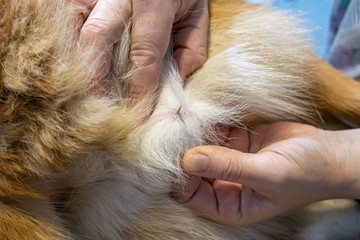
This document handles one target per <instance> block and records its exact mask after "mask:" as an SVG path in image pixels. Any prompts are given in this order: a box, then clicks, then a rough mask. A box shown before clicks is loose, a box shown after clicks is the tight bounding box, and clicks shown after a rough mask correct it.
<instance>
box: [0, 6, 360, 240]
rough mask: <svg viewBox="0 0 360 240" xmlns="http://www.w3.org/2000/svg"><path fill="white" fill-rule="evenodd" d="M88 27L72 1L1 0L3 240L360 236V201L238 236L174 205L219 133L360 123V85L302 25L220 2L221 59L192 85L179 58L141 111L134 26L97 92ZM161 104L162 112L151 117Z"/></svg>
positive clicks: (214, 58) (215, 29)
mask: <svg viewBox="0 0 360 240" xmlns="http://www.w3.org/2000/svg"><path fill="white" fill-rule="evenodd" d="M79 27H80V26H79V25H78V22H77V21H76V19H75V16H74V13H73V12H72V10H71V8H70V7H69V6H68V4H67V3H66V0H57V1H53V0H25V1H24V0H0V64H1V67H0V133H1V134H0V239H4V240H14V239H25V240H35V239H36V240H38V239H40V240H60V239H110V240H113V239H114V240H115V239H154V240H155V239H156V240H158V239H242V240H250V239H277V240H279V239H280V240H281V239H284V240H285V239H286V240H288V239H307V240H308V239H317V240H320V239H343V238H345V237H352V236H356V234H360V233H359V231H360V230H359V229H360V228H359V221H355V220H354V219H358V218H359V213H358V212H359V211H357V210H356V209H355V208H356V207H355V205H354V204H353V203H352V202H343V201H341V202H337V203H333V202H332V204H335V205H331V204H328V203H327V204H324V203H319V204H320V205H319V206H322V208H319V207H314V206H313V207H309V208H303V209H299V210H296V211H294V212H292V213H289V214H287V215H286V216H279V217H276V218H274V219H271V220H268V221H265V222H262V223H259V224H256V225H254V226H251V227H246V228H235V227H228V226H222V225H219V224H216V223H214V222H211V221H208V220H206V219H203V218H201V217H199V216H197V215H195V214H194V213H193V212H191V211H190V210H188V209H187V208H186V206H184V205H181V204H178V203H177V202H175V201H174V200H173V199H172V197H171V191H172V186H173V184H174V183H176V182H181V181H182V179H183V178H184V177H185V176H183V173H182V171H181V167H180V165H179V163H180V159H181V156H182V154H183V153H184V152H185V151H186V150H187V149H189V148H190V147H193V146H196V145H199V144H206V143H209V142H210V143H214V142H215V143H219V141H218V139H217V138H216V134H215V132H216V127H217V126H219V125H223V126H228V127H248V126H251V125H252V124H255V123H257V122H272V121H279V120H290V121H301V122H310V123H319V122H320V118H321V117H322V116H327V115H329V114H331V115H334V116H336V117H337V118H346V119H350V120H352V121H356V120H357V119H359V118H358V117H359V115H360V94H357V93H358V92H359V90H360V85H359V83H356V82H354V81H353V80H351V79H350V78H347V77H345V76H344V75H342V74H341V73H340V72H338V71H337V70H335V69H333V68H331V67H330V66H329V65H327V64H326V63H324V62H323V61H321V60H320V59H318V58H317V57H315V55H314V54H313V53H312V52H311V51H310V50H309V48H308V46H307V44H306V42H305V41H304V40H303V39H304V37H305V35H306V32H305V31H303V30H301V28H300V27H299V24H298V22H297V20H296V18H295V17H292V16H290V15H287V14H285V13H283V12H279V11H276V10H274V9H270V8H268V7H264V6H260V5H251V4H248V3H246V2H244V1H240V0H231V1H230V0H215V1H212V2H211V28H210V29H211V30H210V47H209V60H208V61H207V62H206V63H205V65H204V66H203V67H202V68H201V69H199V70H198V71H197V72H196V73H194V74H193V75H192V76H191V77H190V78H189V79H187V81H186V84H185V86H183V85H182V83H181V82H182V81H181V79H180V76H179V74H178V73H177V71H176V70H175V68H174V66H173V65H172V63H171V60H169V59H170V57H169V58H168V60H167V61H166V62H165V63H164V65H165V66H164V68H163V72H162V77H161V84H160V86H159V88H158V91H157V93H155V94H153V95H151V96H149V97H148V98H147V99H145V100H144V101H143V102H140V103H139V104H137V105H136V106H133V107H130V104H129V99H128V81H129V77H130V75H131V73H130V72H129V59H128V53H129V32H128V31H125V33H124V35H123V38H122V40H121V42H120V43H119V44H117V46H116V47H115V50H114V57H113V61H112V67H111V71H110V73H109V76H108V79H109V82H110V84H111V90H110V92H109V94H108V95H107V96H104V95H101V96H99V95H98V94H96V93H95V92H94V91H93V90H92V85H93V83H92V79H94V72H93V69H94V67H93V66H95V65H96V64H98V63H97V60H89V59H91V58H89V55H91V51H92V50H91V49H88V50H87V51H84V50H83V49H81V48H80V47H79V43H78V40H79V39H78V35H79ZM149 99H154V100H156V106H155V109H154V111H153V112H152V114H151V116H150V118H147V116H148V115H149V114H150V111H151V107H152V106H150V105H149V102H151V101H149ZM180 106H182V107H181V110H180V112H177V111H178V109H179V107H180ZM325 206H326V207H325ZM352 220H353V221H352ZM334 226H336V227H334ZM315 233H317V234H315Z"/></svg>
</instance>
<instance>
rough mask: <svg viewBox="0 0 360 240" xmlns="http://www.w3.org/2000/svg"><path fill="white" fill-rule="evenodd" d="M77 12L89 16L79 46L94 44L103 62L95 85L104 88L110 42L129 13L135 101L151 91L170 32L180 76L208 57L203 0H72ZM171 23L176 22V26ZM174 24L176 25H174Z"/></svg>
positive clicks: (206, 12) (118, 34)
mask: <svg viewBox="0 0 360 240" xmlns="http://www.w3.org/2000/svg"><path fill="white" fill-rule="evenodd" d="M72 1H73V4H74V8H75V11H76V12H78V13H79V15H80V16H87V15H89V16H88V18H87V19H86V21H85V23H84V25H83V27H82V29H81V32H80V41H81V43H82V45H83V46H85V47H86V46H91V47H94V53H95V54H96V56H94V57H96V58H97V59H99V58H100V61H99V62H101V63H102V65H101V66H99V67H98V69H97V70H96V71H97V74H96V79H95V80H96V82H97V84H96V85H97V86H98V87H99V88H101V89H105V90H107V88H108V83H107V81H106V75H107V73H108V71H109V69H110V63H111V53H112V50H113V46H114V44H115V43H116V42H118V41H119V40H120V38H121V35H122V33H123V30H124V27H125V25H126V24H127V23H128V21H129V19H130V17H132V31H131V52H130V60H131V63H132V70H133V71H134V74H133V76H132V79H131V83H130V95H131V97H132V98H133V99H134V100H135V101H139V100H140V99H142V98H143V97H144V96H145V95H146V94H147V93H149V92H151V91H153V90H154V89H155V88H156V86H157V84H158V81H159V78H160V73H161V68H162V60H163V58H164V56H165V53H166V51H167V48H168V45H169V42H170V36H171V33H172V30H173V31H174V34H173V39H174V54H173V56H174V59H175V61H176V64H177V67H178V70H179V72H180V74H181V76H182V77H184V76H186V75H187V74H189V73H191V72H193V71H194V70H195V69H196V68H198V67H199V66H200V65H201V64H203V63H204V62H205V60H206V48H207V33H208V24H209V16H208V5H207V0H168V1H157V0H148V1H144V0H132V1H131V0H97V1H96V0H72ZM174 24H175V25H174ZM174 26H175V27H174Z"/></svg>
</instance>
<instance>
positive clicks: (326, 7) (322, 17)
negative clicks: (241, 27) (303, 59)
mask: <svg viewBox="0 0 360 240" xmlns="http://www.w3.org/2000/svg"><path fill="white" fill-rule="evenodd" d="M248 2H254V3H266V4H270V5H273V6H275V7H278V8H281V9H293V10H295V11H299V12H300V13H301V16H302V18H304V19H306V21H307V22H308V23H307V24H308V26H305V28H307V29H310V30H312V34H311V37H312V39H313V43H314V50H315V52H316V53H317V54H318V55H319V56H320V57H324V55H325V53H326V49H327V39H328V31H329V24H330V16H331V9H332V5H333V0H248Z"/></svg>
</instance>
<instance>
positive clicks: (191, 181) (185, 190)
mask: <svg viewBox="0 0 360 240" xmlns="http://www.w3.org/2000/svg"><path fill="white" fill-rule="evenodd" d="M201 181H202V179H201V177H199V176H190V177H188V178H187V179H186V182H185V183H183V182H181V183H176V184H175V186H174V188H173V193H172V195H173V197H174V198H175V199H176V201H178V202H180V203H186V202H187V201H189V199H191V198H192V197H193V196H194V194H195V193H196V192H197V190H198V189H199V186H200V184H201Z"/></svg>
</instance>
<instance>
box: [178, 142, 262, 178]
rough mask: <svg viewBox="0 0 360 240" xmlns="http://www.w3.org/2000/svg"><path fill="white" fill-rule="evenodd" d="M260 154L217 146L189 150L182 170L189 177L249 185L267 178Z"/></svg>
mask: <svg viewBox="0 0 360 240" xmlns="http://www.w3.org/2000/svg"><path fill="white" fill-rule="evenodd" d="M262 160H263V156H262V154H250V153H243V152H240V151H237V150H233V149H229V148H226V147H219V146H199V147H194V148H192V149H190V150H189V151H188V152H186V153H185V155H184V158H183V162H182V165H183V168H184V169H185V171H187V172H189V173H190V174H191V175H197V176H202V177H207V178H213V179H220V180H225V181H230V182H237V183H241V184H247V185H251V182H253V181H257V182H258V180H259V179H261V178H264V176H267V173H266V172H267V171H268V170H267V167H266V164H265V165H263V164H261V162H263V161H262Z"/></svg>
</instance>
